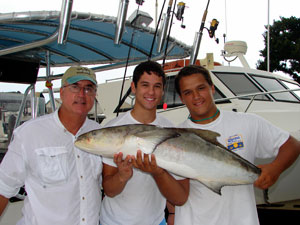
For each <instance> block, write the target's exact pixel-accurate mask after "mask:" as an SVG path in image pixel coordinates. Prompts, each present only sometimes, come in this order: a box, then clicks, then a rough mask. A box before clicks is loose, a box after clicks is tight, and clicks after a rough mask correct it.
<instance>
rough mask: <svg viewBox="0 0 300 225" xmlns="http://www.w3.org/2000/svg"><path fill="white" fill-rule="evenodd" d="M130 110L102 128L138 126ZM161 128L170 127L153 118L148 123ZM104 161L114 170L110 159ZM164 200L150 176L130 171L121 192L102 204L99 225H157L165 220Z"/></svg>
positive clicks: (165, 121) (162, 121)
mask: <svg viewBox="0 0 300 225" xmlns="http://www.w3.org/2000/svg"><path fill="white" fill-rule="evenodd" d="M130 112H131V111H128V112H126V113H125V114H122V115H120V116H119V117H117V118H115V119H113V120H111V121H110V122H108V123H107V124H106V125H105V127H110V126H119V125H126V124H138V123H139V122H138V121H136V120H135V119H134V118H133V117H132V116H131V113H130ZM151 124H153V125H159V126H162V127H172V126H173V124H172V123H171V122H170V121H168V120H167V119H165V118H164V117H161V116H160V115H156V119H155V120H154V121H153V122H152V123H151ZM103 162H104V163H106V164H108V165H111V166H114V167H117V166H116V164H115V163H114V162H113V160H112V159H109V158H103ZM165 206H166V199H165V198H164V197H163V195H162V194H161V193H160V191H159V188H158V187H157V184H156V183H155V180H154V179H153V177H152V175H151V174H149V173H144V172H142V171H141V170H138V169H135V168H133V176H132V177H131V178H130V179H129V180H128V182H127V184H126V186H125V188H124V189H123V191H122V192H121V193H120V194H118V195H116V196H115V197H113V198H110V197H108V196H105V197H104V199H103V202H102V205H101V213H100V223H101V225H112V224H113V225H121V224H122V225H158V224H159V223H160V222H161V221H162V220H163V218H164V216H165V214H164V209H165Z"/></svg>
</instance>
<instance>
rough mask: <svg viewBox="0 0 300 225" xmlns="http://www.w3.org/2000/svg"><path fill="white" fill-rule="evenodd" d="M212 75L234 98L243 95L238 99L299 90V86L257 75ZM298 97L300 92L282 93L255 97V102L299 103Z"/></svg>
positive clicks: (216, 73)
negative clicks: (261, 93)
mask: <svg viewBox="0 0 300 225" xmlns="http://www.w3.org/2000/svg"><path fill="white" fill-rule="evenodd" d="M214 74H215V75H216V77H217V78H218V79H220V80H221V81H222V83H223V84H224V85H225V86H226V87H227V88H228V89H229V90H230V91H231V92H232V93H233V94H234V95H235V96H239V95H243V97H240V98H239V99H251V98H252V96H249V97H245V96H244V95H247V94H254V93H260V92H269V91H280V90H287V89H291V88H293V89H294V88H300V86H299V85H297V84H296V83H292V82H287V81H283V80H279V79H276V78H275V77H267V76H262V75H258V74H247V73H232V72H231V73H228V72H214ZM299 96H300V91H298V92H291V93H289V92H284V93H275V94H268V95H257V96H256V97H255V100H260V101H279V102H295V103H300V98H299Z"/></svg>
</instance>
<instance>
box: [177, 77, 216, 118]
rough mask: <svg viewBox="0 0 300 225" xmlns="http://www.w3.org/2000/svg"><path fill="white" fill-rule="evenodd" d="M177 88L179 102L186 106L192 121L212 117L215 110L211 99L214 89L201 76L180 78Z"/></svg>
mask: <svg viewBox="0 0 300 225" xmlns="http://www.w3.org/2000/svg"><path fill="white" fill-rule="evenodd" d="M179 87H180V98H181V101H182V102H183V103H184V104H185V105H186V106H187V108H188V110H189V112H190V114H191V117H192V118H193V119H195V120H201V119H204V118H208V117H211V116H212V115H214V113H215V112H216V110H217V108H216V105H215V103H214V98H213V94H214V92H215V88H214V86H213V85H209V84H208V82H207V81H206V80H205V78H204V76H203V75H202V74H200V73H196V74H191V75H188V76H184V77H182V78H181V79H180V81H179ZM207 122H209V121H207Z"/></svg>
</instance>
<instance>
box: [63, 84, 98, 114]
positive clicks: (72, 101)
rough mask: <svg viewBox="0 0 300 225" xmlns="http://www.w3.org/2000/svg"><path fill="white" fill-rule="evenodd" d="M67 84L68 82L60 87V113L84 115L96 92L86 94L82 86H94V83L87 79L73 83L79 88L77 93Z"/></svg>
mask: <svg viewBox="0 0 300 225" xmlns="http://www.w3.org/2000/svg"><path fill="white" fill-rule="evenodd" d="M67 85H68V84H66V85H65V86H63V87H62V88H61V89H60V98H61V100H62V105H61V107H60V113H64V114H65V115H69V116H80V117H86V115H87V114H88V112H89V111H90V110H91V108H92V107H93V105H94V100H95V97H96V92H95V93H94V94H93V95H87V94H86V93H85V92H84V87H88V86H89V87H93V88H96V87H95V85H94V84H93V83H92V82H91V81H88V80H81V81H78V82H76V83H75V84H74V85H77V86H78V87H80V88H81V90H80V91H79V92H78V93H74V92H72V91H71V87H70V86H67Z"/></svg>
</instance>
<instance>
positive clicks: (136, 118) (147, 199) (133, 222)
mask: <svg viewBox="0 0 300 225" xmlns="http://www.w3.org/2000/svg"><path fill="white" fill-rule="evenodd" d="M165 79H166V78H165V74H164V72H163V70H162V68H161V66H160V65H159V64H158V63H156V62H151V61H148V62H144V63H141V64H139V65H138V66H137V67H136V68H135V70H134V73H133V82H132V83H131V89H132V93H133V94H135V104H134V107H133V109H132V110H131V111H128V112H127V113H125V114H123V115H121V116H119V117H117V118H115V119H113V120H112V121H110V122H108V124H106V127H107V126H118V125H126V124H138V123H143V124H153V125H159V126H163V127H171V126H172V123H171V122H169V121H168V120H167V119H165V118H163V117H162V116H160V115H158V114H157V113H156V108H157V105H158V104H159V103H160V101H161V99H162V96H163V89H164V85H165V81H166V80H165ZM143 157H144V160H142V154H141V152H140V151H139V152H138V153H137V156H136V158H135V157H131V156H127V157H126V158H125V160H122V153H119V154H116V155H115V156H114V159H113V160H112V159H108V158H103V184H102V185H103V189H104V193H105V195H106V196H105V197H104V199H103V203H102V206H101V215H100V223H101V225H116V224H119V225H120V224H123V225H141V224H143V225H164V224H166V222H165V219H164V216H165V214H164V209H165V207H166V199H167V200H168V201H170V202H171V203H172V204H174V205H182V204H184V202H185V201H186V199H187V196H188V182H186V183H183V184H179V182H177V181H176V180H175V179H174V178H173V176H171V175H170V174H169V173H168V172H167V171H165V170H164V169H162V168H160V167H158V166H157V165H156V162H155V156H154V155H151V156H150V157H151V160H149V157H148V155H146V154H145V155H144V156H143ZM132 167H134V168H132Z"/></svg>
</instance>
